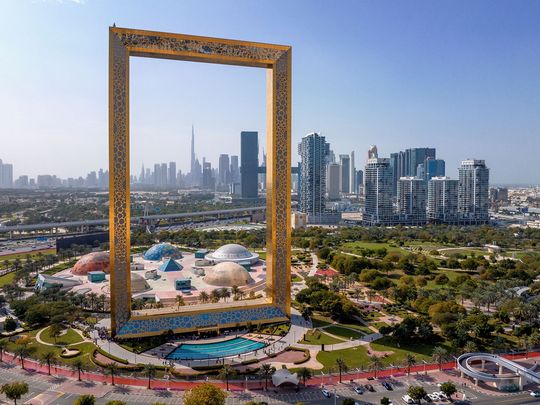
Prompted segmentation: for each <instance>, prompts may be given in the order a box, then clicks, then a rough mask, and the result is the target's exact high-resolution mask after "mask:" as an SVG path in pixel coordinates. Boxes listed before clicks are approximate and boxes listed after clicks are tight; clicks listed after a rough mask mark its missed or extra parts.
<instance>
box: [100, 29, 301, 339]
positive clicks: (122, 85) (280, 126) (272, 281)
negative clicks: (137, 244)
mask: <svg viewBox="0 0 540 405" xmlns="http://www.w3.org/2000/svg"><path fill="white" fill-rule="evenodd" d="M130 56H138V57H151V58H161V59H175V60H183V61H192V62H205V63H217V64H225V65H238V66H249V67H257V68H264V69H267V151H268V155H267V168H266V171H267V176H266V178H267V180H266V181H267V202H266V203H267V214H266V218H267V256H266V260H267V263H266V264H267V291H268V300H267V302H266V303H262V304H259V305H256V306H250V307H249V308H246V309H242V308H239V309H233V308H231V310H230V311H229V312H224V311H223V308H216V309H212V310H208V311H206V314H200V311H196V309H195V310H194V311H193V312H192V313H187V314H186V311H185V309H184V311H182V313H178V314H175V313H174V312H171V313H169V314H166V315H159V316H155V317H153V316H150V315H149V316H148V317H145V316H143V317H141V316H140V315H139V316H133V317H132V314H131V288H130V267H129V265H130V187H129V178H130V176H129V174H130V169H129V58H130ZM109 173H110V181H109V196H110V206H109V218H110V219H109V229H110V231H109V232H110V249H111V254H110V258H111V259H110V260H111V264H110V268H111V276H110V280H111V329H112V333H113V335H116V334H119V335H125V336H136V335H152V334H159V333H161V332H162V331H163V330H173V331H187V330H196V329H197V328H202V327H204V325H205V322H213V323H218V324H219V325H229V326H230V325H241V324H246V323H253V324H255V323H265V322H272V321H275V320H282V319H284V317H290V304H291V302H290V300H291V295H290V290H291V286H290V283H291V278H290V266H291V263H290V261H291V259H290V258H291V252H290V234H291V229H290V227H291V224H290V203H291V201H290V199H291V197H290V190H291V183H290V181H291V47H289V46H282V45H272V44H263V43H257V42H245V41H236V40H229V39H219V38H207V37H198V36H190V35H181V34H171V33H163V32H153V31H142V30H134V29H127V28H117V27H111V28H110V29H109ZM208 313H211V315H212V317H211V318H212V320H211V321H209V320H208V318H209V315H208ZM221 314H223V315H221Z"/></svg>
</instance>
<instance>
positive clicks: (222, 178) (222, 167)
mask: <svg viewBox="0 0 540 405" xmlns="http://www.w3.org/2000/svg"><path fill="white" fill-rule="evenodd" d="M218 166H219V181H218V183H219V184H220V185H221V186H228V185H229V183H230V182H231V172H230V168H229V155H227V154H224V153H222V154H221V155H219V165H218Z"/></svg>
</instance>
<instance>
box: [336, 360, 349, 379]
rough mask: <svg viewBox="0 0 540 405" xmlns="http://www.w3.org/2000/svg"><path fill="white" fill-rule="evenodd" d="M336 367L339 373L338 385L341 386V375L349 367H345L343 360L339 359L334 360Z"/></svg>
mask: <svg viewBox="0 0 540 405" xmlns="http://www.w3.org/2000/svg"><path fill="white" fill-rule="evenodd" d="M336 366H337V368H338V371H339V383H340V384H341V374H342V373H343V372H345V373H346V372H347V370H348V369H349V367H348V366H347V363H345V360H343V359H342V358H341V357H338V358H337V359H336Z"/></svg>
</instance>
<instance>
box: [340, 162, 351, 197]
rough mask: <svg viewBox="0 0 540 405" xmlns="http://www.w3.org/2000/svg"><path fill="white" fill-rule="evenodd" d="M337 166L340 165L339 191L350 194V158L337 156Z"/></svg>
mask: <svg viewBox="0 0 540 405" xmlns="http://www.w3.org/2000/svg"><path fill="white" fill-rule="evenodd" d="M339 164H340V165H341V187H340V191H341V192H342V193H344V194H349V193H350V192H351V189H350V186H351V157H350V156H349V155H339Z"/></svg>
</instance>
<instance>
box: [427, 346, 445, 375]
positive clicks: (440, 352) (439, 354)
mask: <svg viewBox="0 0 540 405" xmlns="http://www.w3.org/2000/svg"><path fill="white" fill-rule="evenodd" d="M447 355H448V352H447V351H446V349H445V348H444V347H441V346H437V347H435V348H434V349H433V353H432V355H431V357H432V358H433V360H435V361H436V362H437V363H438V364H439V370H440V369H441V368H442V362H443V360H444V359H445V357H446V356H447Z"/></svg>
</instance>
